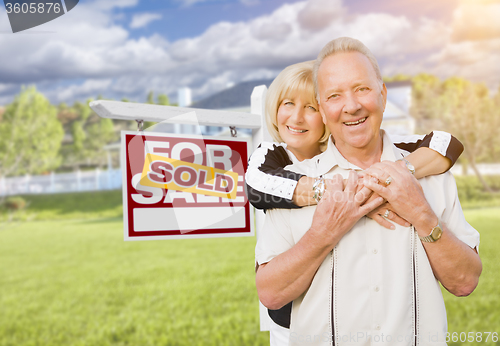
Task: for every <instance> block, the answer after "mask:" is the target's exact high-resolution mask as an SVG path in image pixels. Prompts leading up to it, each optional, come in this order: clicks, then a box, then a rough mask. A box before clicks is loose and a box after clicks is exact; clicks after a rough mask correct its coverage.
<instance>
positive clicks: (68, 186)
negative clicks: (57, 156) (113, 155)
mask: <svg viewBox="0 0 500 346" xmlns="http://www.w3.org/2000/svg"><path fill="white" fill-rule="evenodd" d="M121 187H122V175H121V170H120V169H112V170H105V171H102V170H99V169H96V170H93V171H76V172H71V173H57V174H56V173H51V174H48V175H25V176H21V177H11V178H3V177H2V178H0V196H11V195H26V194H39V193H64V192H81V191H98V190H113V189H121Z"/></svg>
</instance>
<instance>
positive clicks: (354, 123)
mask: <svg viewBox="0 0 500 346" xmlns="http://www.w3.org/2000/svg"><path fill="white" fill-rule="evenodd" d="M366 119H368V117H364V118H361V119H359V120H356V121H351V122H348V121H346V122H344V125H347V126H356V125H359V124H362V123H364V122H365V121H366Z"/></svg>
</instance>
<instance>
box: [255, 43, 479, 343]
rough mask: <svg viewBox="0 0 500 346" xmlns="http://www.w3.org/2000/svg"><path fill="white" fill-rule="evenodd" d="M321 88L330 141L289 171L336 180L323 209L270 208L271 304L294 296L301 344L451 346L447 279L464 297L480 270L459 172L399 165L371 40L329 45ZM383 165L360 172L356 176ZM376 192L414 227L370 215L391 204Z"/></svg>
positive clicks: (264, 240) (266, 276)
mask: <svg viewBox="0 0 500 346" xmlns="http://www.w3.org/2000/svg"><path fill="white" fill-rule="evenodd" d="M315 83H316V88H317V94H318V95H317V96H318V102H319V105H320V111H321V115H322V116H323V121H324V122H325V124H326V125H327V126H328V127H329V129H330V131H331V133H332V137H331V139H330V143H329V146H328V149H327V150H326V151H325V152H324V153H322V154H320V155H318V156H316V157H315V158H314V159H313V160H305V161H302V162H295V163H294V164H293V165H291V166H288V167H287V169H291V170H295V171H296V172H301V173H304V174H308V175H309V176H314V175H315V176H318V177H319V176H322V175H323V176H324V177H327V178H331V179H332V180H329V184H328V185H327V188H326V191H325V192H324V195H323V198H322V200H321V201H320V203H319V204H318V205H317V206H311V207H306V208H302V209H291V210H283V209H277V210H272V211H269V212H268V213H267V215H266V220H265V225H264V230H263V232H262V233H261V234H262V235H261V237H260V238H259V240H258V242H257V247H256V260H257V264H258V265H259V266H258V269H257V274H256V285H257V290H258V294H259V298H260V300H261V301H262V303H263V304H264V305H265V306H266V307H268V308H270V309H278V308H280V307H281V306H283V305H285V304H287V303H289V302H290V301H293V309H292V317H291V326H290V344H291V345H301V344H306V345H330V344H333V345H373V344H377V345H389V344H393V345H446V343H445V337H446V331H447V326H446V311H445V306H444V302H443V298H442V295H441V290H440V286H439V283H438V281H439V282H441V284H442V285H443V286H444V287H445V288H446V289H447V290H448V291H450V292H451V293H453V294H455V295H457V296H465V295H468V294H470V293H471V292H472V291H473V290H474V289H475V287H476V286H477V283H478V279H479V275H480V273H481V270H482V266H481V261H480V259H479V256H478V254H477V250H476V249H477V247H478V245H479V234H478V233H477V231H476V230H475V229H474V228H472V227H471V226H470V225H469V224H468V223H467V222H466V220H465V218H464V215H463V212H462V210H461V207H460V203H459V201H458V197H457V190H456V185H455V182H454V179H453V176H452V175H451V174H450V173H445V174H442V175H439V176H431V177H426V178H423V179H421V180H420V181H417V180H416V179H415V178H414V177H413V176H412V174H411V173H410V171H409V170H407V169H406V168H404V167H403V166H402V165H400V164H398V163H395V161H396V160H398V159H401V158H402V157H404V156H405V155H407V152H405V151H402V150H400V149H398V148H396V147H395V146H394V145H393V144H392V143H391V141H390V139H389V137H388V136H387V135H386V134H385V133H384V131H383V130H381V129H380V125H381V122H382V115H383V112H384V109H385V104H386V95H387V90H386V88H385V85H384V84H383V81H382V78H381V74H380V71H379V67H378V64H377V61H376V59H375V58H374V57H373V55H372V54H371V52H370V51H369V50H368V49H367V48H366V47H365V46H364V45H363V44H362V43H361V42H359V41H358V40H355V39H351V38H340V39H336V40H333V41H331V42H330V43H328V44H327V45H326V46H325V47H324V48H323V50H322V51H321V53H320V54H319V56H318V59H317V61H316V68H315ZM373 164H375V166H373V167H372V168H371V169H370V170H368V171H367V172H366V173H369V175H368V174H365V175H364V178H362V179H360V178H359V177H358V174H357V173H356V171H361V170H363V169H367V168H368V167H370V166H372V165H373ZM311 174H314V175H311ZM345 178H347V183H346V184H345V186H344V183H343V179H345ZM327 181H328V180H327ZM379 182H382V183H381V184H379ZM368 189H370V190H371V191H374V192H376V193H378V194H379V195H380V196H382V197H384V198H385V199H386V200H387V201H388V202H389V203H390V204H391V208H392V209H393V210H394V211H395V212H396V213H397V214H399V215H400V216H401V217H403V218H405V219H406V220H407V221H408V222H409V223H411V226H409V227H403V226H400V225H397V224H396V225H395V229H394V230H389V229H386V228H384V227H381V226H380V225H378V224H377V223H376V222H375V221H373V220H371V219H368V218H366V217H364V216H365V215H366V214H367V213H368V212H369V211H371V210H373V209H374V208H376V207H377V206H378V205H380V204H381V203H383V200H382V198H377V199H373V200H371V201H370V200H369V201H368V202H366V200H367V199H368V196H369V195H368V192H370V193H371V191H370V190H368Z"/></svg>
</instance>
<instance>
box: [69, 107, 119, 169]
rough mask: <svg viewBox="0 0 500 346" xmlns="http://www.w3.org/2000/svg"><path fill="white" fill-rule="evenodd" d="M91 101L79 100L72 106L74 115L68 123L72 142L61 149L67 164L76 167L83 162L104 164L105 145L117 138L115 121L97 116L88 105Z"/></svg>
mask: <svg viewBox="0 0 500 346" xmlns="http://www.w3.org/2000/svg"><path fill="white" fill-rule="evenodd" d="M91 101H92V100H87V102H86V104H83V103H80V102H78V101H77V102H75V103H74V104H73V106H72V107H71V112H69V111H68V112H69V113H72V114H74V116H73V118H72V120H71V121H70V122H68V123H67V124H66V131H67V132H68V133H70V134H71V138H72V142H70V143H67V144H65V145H64V146H63V148H62V150H61V153H62V155H63V157H64V163H65V165H66V166H73V167H75V168H76V167H79V166H80V165H82V164H87V165H89V164H93V165H102V164H104V161H105V155H104V149H103V147H104V146H105V145H106V144H108V143H110V142H112V141H113V140H115V139H116V133H115V131H114V126H113V121H112V120H111V119H107V118H101V117H99V116H97V114H95V113H94V112H93V111H92V109H91V108H90V107H89V106H88V103H90V102H91ZM60 108H61V107H60ZM60 114H61V113H60ZM66 118H70V117H69V116H66Z"/></svg>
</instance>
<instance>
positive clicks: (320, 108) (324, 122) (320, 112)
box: [318, 102, 326, 125]
mask: <svg viewBox="0 0 500 346" xmlns="http://www.w3.org/2000/svg"><path fill="white" fill-rule="evenodd" d="M318 106H319V114H321V119H323V124H325V125H326V116H325V111H324V110H323V107H321V104H320V103H319V102H318Z"/></svg>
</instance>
